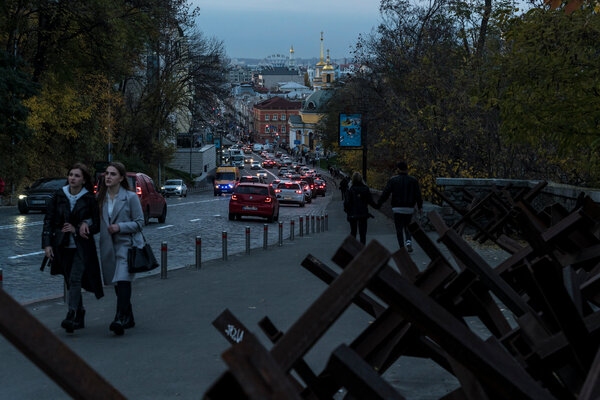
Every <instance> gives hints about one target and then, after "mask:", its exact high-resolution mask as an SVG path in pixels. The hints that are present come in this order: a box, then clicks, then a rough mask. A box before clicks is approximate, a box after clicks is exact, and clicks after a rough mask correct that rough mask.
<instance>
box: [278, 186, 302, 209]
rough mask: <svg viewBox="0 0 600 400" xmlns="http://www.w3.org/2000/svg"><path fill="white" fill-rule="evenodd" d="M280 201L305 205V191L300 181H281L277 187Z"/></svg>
mask: <svg viewBox="0 0 600 400" xmlns="http://www.w3.org/2000/svg"><path fill="white" fill-rule="evenodd" d="M275 194H276V195H277V200H279V203H294V204H298V205H299V206H300V207H304V204H305V202H306V200H305V196H304V191H303V190H302V188H301V187H300V184H299V183H298V182H291V181H285V182H280V183H279V185H277V189H275Z"/></svg>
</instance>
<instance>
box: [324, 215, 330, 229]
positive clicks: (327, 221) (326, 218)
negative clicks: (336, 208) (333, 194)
mask: <svg viewBox="0 0 600 400" xmlns="http://www.w3.org/2000/svg"><path fill="white" fill-rule="evenodd" d="M325 230H326V231H328V230H329V214H325Z"/></svg>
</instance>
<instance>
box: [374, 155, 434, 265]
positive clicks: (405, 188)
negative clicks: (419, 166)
mask: <svg viewBox="0 0 600 400" xmlns="http://www.w3.org/2000/svg"><path fill="white" fill-rule="evenodd" d="M396 167H397V168H398V175H396V176H394V177H392V178H390V180H388V182H387V184H386V185H385V188H384V189H383V193H382V194H381V197H380V198H379V200H378V202H377V207H381V205H382V204H383V203H385V202H386V200H387V199H388V197H389V196H390V194H391V195H392V211H393V212H394V225H395V226H396V236H397V237H398V245H399V246H400V248H402V247H404V246H405V245H406V250H407V251H408V252H409V253H410V252H412V251H413V248H412V242H411V235H410V232H409V231H408V225H409V224H410V221H411V219H412V216H413V213H414V212H415V205H416V206H417V208H418V209H419V214H422V213H423V198H422V197H421V188H420V187H419V182H418V181H417V180H416V179H415V178H414V177H412V176H410V175H408V164H407V163H406V162H405V161H400V162H399V163H398V164H396ZM404 234H406V242H404Z"/></svg>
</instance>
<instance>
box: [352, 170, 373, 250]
mask: <svg viewBox="0 0 600 400" xmlns="http://www.w3.org/2000/svg"><path fill="white" fill-rule="evenodd" d="M369 205H370V206H371V207H377V204H376V203H375V202H374V201H373V197H372V196H371V191H370V190H369V187H368V186H367V185H365V183H364V182H363V180H362V176H361V175H360V173H358V172H355V173H353V174H352V186H351V187H350V189H348V190H347V191H346V199H345V200H344V211H345V212H346V214H347V219H348V222H349V223H350V234H351V235H352V236H354V237H355V238H356V230H357V227H358V233H359V236H360V242H361V243H362V244H366V242H367V220H368V219H369V218H372V217H373V216H372V215H371V214H370V213H369V207H368V206H369Z"/></svg>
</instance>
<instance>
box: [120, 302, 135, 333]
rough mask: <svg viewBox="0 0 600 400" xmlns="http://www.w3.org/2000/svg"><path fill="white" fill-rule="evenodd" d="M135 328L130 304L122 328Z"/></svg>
mask: <svg viewBox="0 0 600 400" xmlns="http://www.w3.org/2000/svg"><path fill="white" fill-rule="evenodd" d="M134 326H135V319H134V318H133V308H132V307H131V304H129V307H128V308H127V314H126V315H125V319H124V321H123V328H125V329H129V328H133V327H134Z"/></svg>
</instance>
